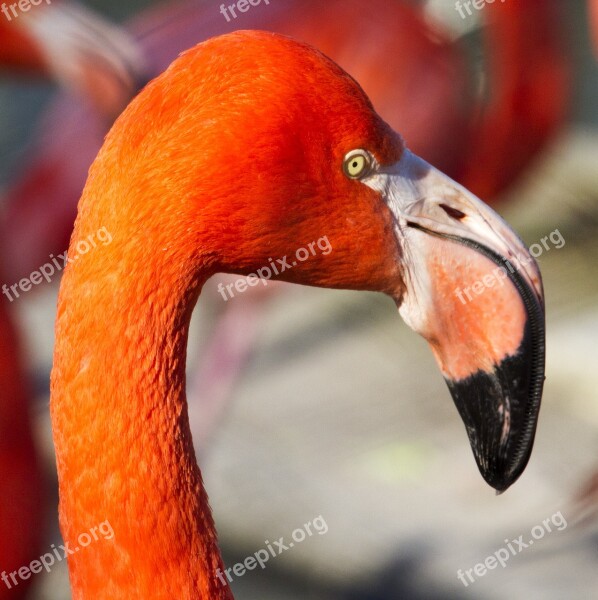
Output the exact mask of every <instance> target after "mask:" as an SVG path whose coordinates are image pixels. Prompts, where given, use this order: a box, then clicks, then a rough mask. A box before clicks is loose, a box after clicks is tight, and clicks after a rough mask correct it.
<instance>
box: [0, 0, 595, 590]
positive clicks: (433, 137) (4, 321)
mask: <svg viewBox="0 0 598 600" xmlns="http://www.w3.org/2000/svg"><path fill="white" fill-rule="evenodd" d="M226 4H227V5H228V4H229V3H226ZM458 4H459V6H456V5H455V3H454V2H453V1H452V0H430V1H428V2H426V1H415V0H412V1H408V0H371V1H370V2H367V3H365V2H363V1H362V0H338V1H336V0H327V2H326V3H323V2H321V1H320V2H317V1H315V0H304V1H301V0H296V1H292V0H270V3H269V4H266V3H265V0H264V1H262V2H261V3H260V4H259V5H257V6H252V7H250V9H248V10H247V12H244V13H242V12H240V11H237V13H236V14H237V17H236V18H231V17H230V14H229V16H228V20H227V17H226V16H225V15H224V14H223V12H221V9H220V3H219V2H218V1H217V0H194V1H188V2H149V1H143V0H132V1H129V2H127V3H123V2H115V1H112V0H110V1H108V0H96V1H93V2H84V3H82V4H77V5H75V4H73V3H69V2H66V1H65V2H59V1H58V0H56V1H55V2H52V3H50V4H46V5H40V6H39V7H35V6H32V7H31V10H30V11H28V12H27V13H26V14H25V13H19V14H18V16H14V15H13V16H12V17H11V19H10V20H9V19H8V18H7V17H6V15H5V14H3V13H0V64H2V71H1V72H0V214H1V216H0V264H1V268H2V271H1V273H0V285H1V284H7V285H8V286H10V285H12V284H14V283H16V282H18V281H19V280H20V279H21V278H23V277H26V276H28V275H29V274H30V273H31V272H32V271H34V270H36V269H38V268H39V267H40V266H41V265H43V264H44V263H46V262H49V261H50V260H51V258H50V255H52V256H58V255H60V254H61V253H62V252H64V251H65V250H66V249H67V246H68V239H69V235H70V229H71V227H72V223H73V219H74V215H75V211H76V203H77V200H78V197H79V195H80V192H81V189H82V187H83V184H84V182H85V176H86V171H87V168H88V167H89V165H90V164H91V161H92V160H93V157H94V156H95V154H96V152H97V150H98V149H99V146H100V145H101V140H102V138H103V135H104V134H105V133H106V131H107V130H108V128H109V126H110V124H111V122H112V121H113V119H114V118H115V117H116V116H117V115H118V113H119V112H120V110H121V109H122V108H123V107H124V106H125V105H126V103H127V102H128V100H129V99H130V97H132V96H133V95H134V94H135V93H136V92H137V91H138V90H139V89H140V88H141V87H142V86H143V85H144V83H145V82H146V81H148V80H149V79H150V78H152V77H154V76H155V75H157V74H158V73H159V72H160V71H161V70H163V69H164V68H165V67H166V66H167V65H168V64H169V63H170V62H171V60H172V59H173V58H174V57H175V56H176V55H177V54H178V52H180V51H182V50H183V49H185V48H187V47H190V46H192V45H194V44H195V43H197V42H200V41H202V40H203V39H206V38H208V37H211V36H213V35H217V34H219V33H224V32H227V31H232V30H234V29H254V28H261V29H268V30H273V31H280V32H283V33H288V34H291V35H293V36H295V37H297V38H299V39H303V40H305V41H308V42H310V43H312V44H314V45H316V46H317V47H319V48H321V49H322V50H323V51H324V52H326V53H327V54H328V55H330V56H331V57H332V58H334V59H335V60H336V61H337V62H339V63H340V64H341V65H342V66H343V67H344V68H345V69H346V70H348V71H349V72H350V73H351V74H352V75H354V76H355V78H356V79H357V80H358V81H359V82H360V83H361V84H362V86H363V87H364V89H365V90H366V92H368V94H370V96H371V98H372V100H373V102H374V105H375V106H376V108H377V109H378V112H379V113H380V114H381V115H382V116H383V117H384V118H385V119H387V120H388V121H389V123H391V124H392V125H393V127H394V128H395V129H397V130H398V131H399V132H401V133H402V134H403V136H404V138H405V140H406V143H407V145H408V146H409V147H410V148H411V149H413V150H414V151H416V152H417V153H419V154H421V155H423V157H424V158H426V159H427V160H429V161H431V162H433V163H434V164H435V165H437V166H438V167H440V168H442V169H443V170H445V171H446V172H447V173H448V174H450V175H451V176H452V177H454V178H456V179H457V180H459V181H460V182H462V183H464V184H465V185H466V186H468V187H469V188H470V189H472V191H474V192H475V193H477V194H478V195H480V196H481V197H482V198H483V199H484V200H486V201H487V202H489V203H491V204H492V206H493V207H494V208H495V209H496V210H497V211H498V212H500V213H501V214H502V215H503V216H505V218H506V219H507V220H508V221H509V222H510V223H511V224H512V225H513V226H514V227H515V229H516V230H517V231H518V232H519V233H520V235H521V236H522V238H523V239H524V241H525V242H526V243H527V244H528V245H532V244H539V246H538V247H539V248H540V251H539V252H538V251H537V248H536V251H535V254H537V260H538V262H539V264H540V267H541V269H542V273H543V277H544V285H545V291H546V304H547V343H548V354H547V370H546V375H547V379H546V385H545V394H544V401H543V406H542V411H541V416H540V421H539V426H538V433H537V437H536V444H535V448H534V452H533V454H532V458H531V460H530V463H529V466H528V467H527V469H526V471H525V473H524V474H523V476H522V477H521V479H520V480H519V481H518V482H517V483H516V484H515V485H514V486H513V488H511V489H509V490H508V492H507V493H505V494H504V495H501V496H498V497H497V496H495V495H494V492H493V490H492V489H491V488H489V487H488V486H487V485H486V484H485V483H484V481H483V480H482V478H481V477H480V475H479V473H478V470H477V468H476V465H475V462H474V460H473V457H472V456H471V450H470V448H469V443H468V441H467V438H466V435H465V432H464V431H463V425H462V423H461V420H460V418H459V416H458V414H457V411H456V410H455V408H454V405H453V403H452V400H451V397H450V394H449V392H448V390H447V388H446V385H445V383H444V381H443V379H442V377H441V374H440V372H439V371H438V369H437V367H436V364H435V361H434V359H433V357H432V355H431V353H430V351H429V349H428V347H427V344H426V343H425V342H424V341H423V340H422V339H420V338H418V337H417V336H416V335H415V334H413V333H412V332H411V331H410V330H409V329H408V328H407V327H406V326H405V325H404V324H403V323H402V322H401V320H400V318H399V316H398V314H397V311H396V308H395V306H394V303H393V302H392V301H391V300H390V299H388V298H386V297H383V296H381V295H376V294H368V293H363V292H359V293H355V292H343V291H330V290H319V289H313V288H306V287H299V286H292V285H289V284H282V283H274V282H270V283H269V284H268V286H258V287H257V288H251V289H250V290H249V291H247V292H245V293H244V294H242V295H237V296H236V297H235V298H232V299H230V300H229V301H228V302H225V301H224V300H223V299H222V296H221V295H220V294H219V293H218V292H217V289H216V286H217V284H218V283H219V282H224V283H227V282H229V281H232V280H233V279H232V278H231V276H218V277H215V278H213V280H211V281H210V282H209V283H208V285H207V286H206V287H205V289H204V291H203V293H202V297H201V299H200V303H199V305H198V308H197V309H196V311H195V314H194V318H193V326H192V334H191V340H190V351H189V362H188V388H189V389H188V396H189V403H190V416H191V424H192V429H193V432H194V442H195V445H196V450H197V454H198V460H199V462H200V465H201V467H202V471H203V475H204V480H205V483H206V487H207V489H208V492H209V496H210V501H211V505H212V507H213V510H214V515H215V519H216V523H217V527H218V531H219V535H220V540H221V545H222V548H223V552H224V556H225V562H226V563H227V566H232V565H234V564H235V563H236V562H239V561H243V560H244V558H245V557H246V556H249V555H252V554H254V553H255V552H256V551H258V550H259V549H261V548H264V547H266V541H267V540H270V541H272V540H278V539H279V538H280V537H282V536H284V537H285V538H286V539H287V541H288V540H289V539H291V538H290V536H291V533H292V532H293V531H294V530H296V529H301V528H302V527H303V526H304V524H306V523H308V522H312V521H313V520H314V519H315V518H317V517H322V519H323V520H324V521H325V523H326V525H327V531H326V533H324V534H322V535H320V534H315V535H313V536H310V537H307V538H306V539H305V541H303V542H302V543H298V544H295V546H294V547H293V548H291V549H289V550H288V551H286V552H284V553H283V554H281V555H280V556H278V557H276V558H272V559H270V560H269V562H268V563H267V564H266V568H264V569H259V568H258V569H257V570H253V571H249V572H247V573H246V574H245V575H244V576H242V577H235V578H234V581H233V583H232V587H233V590H234V592H235V594H236V596H237V597H238V598H245V599H270V598H272V599H282V600H294V599H296V598H297V599H299V598H309V599H313V600H366V599H367V600H384V599H391V598H392V599H406V600H418V599H426V600H431V599H433V600H436V599H438V600H448V599H461V598H463V599H466V598H476V599H492V600H494V599H496V600H498V599H504V598H526V599H536V598H537V599H553V598H554V599H555V600H556V599H559V600H561V599H562V598H572V599H584V600H585V599H591V598H596V597H598V569H597V564H598V475H597V473H598V359H597V356H598V352H597V350H598V348H597V346H598V302H597V300H598V241H597V240H598V236H597V234H598V6H597V4H598V3H596V2H595V1H594V0H589V1H588V0H572V1H569V2H567V3H564V2H560V1H559V0H520V1H519V2H516V1H515V0H509V1H507V2H503V3H494V4H490V3H486V4H483V3H480V5H481V8H480V9H477V8H475V7H474V6H473V5H471V4H470V3H467V2H465V3H458ZM83 7H84V8H83ZM592 11H593V12H592ZM8 14H9V16H10V15H11V14H12V13H8ZM591 15H593V19H592V16H591ZM593 42H595V45H593ZM547 238H548V239H547ZM542 239H544V240H545V242H544V244H542ZM58 284H59V273H56V274H55V276H54V277H53V278H52V281H51V282H46V281H44V282H42V283H40V284H39V285H36V286H34V287H33V289H31V291H29V292H27V293H22V294H21V296H20V297H19V298H13V299H12V301H10V299H7V297H6V296H2V297H1V300H2V304H0V571H2V570H6V571H11V570H13V569H14V568H18V567H19V566H22V565H26V564H28V563H30V562H31V560H33V559H35V558H37V557H39V556H40V555H41V554H42V553H45V552H48V551H49V549H50V547H51V544H55V545H57V544H59V543H61V542H60V533H59V531H58V524H57V516H56V515H57V492H56V477H55V467H54V456H53V449H52V439H51V430H50V424H49V416H48V399H49V384H48V381H49V373H50V369H51V364H52V347H53V324H54V317H55V303H56V296H57V293H58ZM464 343H466V340H464ZM557 513H560V515H561V517H562V519H563V521H562V522H564V523H566V527H561V529H560V530H559V529H557V528H556V527H555V526H553V527H552V530H553V531H552V533H548V532H546V533H545V535H544V536H543V537H542V538H541V539H537V540H535V543H534V545H533V546H530V547H528V548H525V549H524V550H522V551H521V552H520V553H518V554H517V555H516V556H511V558H510V559H509V561H508V563H507V564H506V567H504V568H503V567H501V566H498V568H496V569H494V570H490V571H488V572H487V573H486V574H485V575H483V576H475V582H471V581H470V580H468V579H466V580H465V581H466V582H467V583H468V585H467V586H465V585H464V584H463V583H462V581H461V580H460V579H459V578H458V571H459V570H461V571H465V570H468V569H472V568H473V567H474V565H476V564H477V563H480V562H484V560H485V559H486V557H487V556H489V555H491V554H494V553H495V552H497V551H498V550H499V549H500V548H503V547H506V544H507V541H510V540H514V539H517V538H519V536H521V535H523V538H522V539H523V540H530V539H532V534H531V532H532V530H533V529H534V527H536V526H542V523H543V521H545V520H546V519H549V520H550V519H551V517H553V516H554V515H556V514H557ZM558 522H559V523H560V522H561V521H558ZM555 524H556V521H555ZM536 531H538V530H536ZM173 594H176V591H173ZM173 597H175V596H173ZM5 598H7V599H21V598H28V599H30V600H46V599H47V600H62V599H68V598H70V592H69V586H68V574H67V569H66V564H65V562H61V563H57V564H56V565H54V567H53V568H52V569H51V571H50V572H49V573H46V572H44V573H42V574H38V575H34V576H33V577H32V578H31V580H29V581H28V582H26V583H25V582H22V583H21V584H20V585H19V586H15V587H13V588H12V589H10V590H9V589H7V586H5V585H4V584H3V583H2V582H0V599H2V600H4V599H5Z"/></svg>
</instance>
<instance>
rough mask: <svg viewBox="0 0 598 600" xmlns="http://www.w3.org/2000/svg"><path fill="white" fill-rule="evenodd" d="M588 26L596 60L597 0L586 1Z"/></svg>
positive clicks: (597, 34)
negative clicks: (589, 26)
mask: <svg viewBox="0 0 598 600" xmlns="http://www.w3.org/2000/svg"><path fill="white" fill-rule="evenodd" d="M588 2H589V4H588V6H589V13H590V14H589V17H590V25H591V27H592V33H593V40H594V51H595V53H596V57H597V58H598V0H588Z"/></svg>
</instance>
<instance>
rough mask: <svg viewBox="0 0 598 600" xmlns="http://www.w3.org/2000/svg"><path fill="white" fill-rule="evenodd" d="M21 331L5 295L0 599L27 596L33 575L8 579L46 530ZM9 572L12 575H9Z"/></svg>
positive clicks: (1, 314)
mask: <svg viewBox="0 0 598 600" xmlns="http://www.w3.org/2000/svg"><path fill="white" fill-rule="evenodd" d="M29 400H30V390H29V389H28V385H27V382H26V377H25V373H24V368H23V363H22V361H21V348H20V344H19V343H18V338H17V331H16V329H15V327H14V325H13V322H12V318H11V315H10V312H9V307H8V301H7V300H6V299H5V298H4V297H2V298H1V299H0V497H1V498H2V503H1V504H0V539H2V543H1V544H0V572H1V573H0V577H2V581H0V600H7V599H9V598H10V599H15V600H16V598H24V597H25V594H26V592H27V589H28V586H29V584H30V583H31V582H30V581H23V580H17V581H16V583H15V581H13V580H10V579H8V575H7V574H8V573H11V572H14V571H16V570H17V569H19V568H20V567H22V566H23V565H26V564H29V562H30V561H31V560H32V558H34V557H35V556H36V555H39V548H40V545H41V538H42V535H43V515H44V511H43V501H42V498H43V492H44V490H43V478H42V473H41V466H40V463H39V460H38V457H37V453H36V448H35V443H34V438H33V431H32V427H31V419H30V414H29V410H30V402H29ZM4 577H6V578H7V581H5V580H4Z"/></svg>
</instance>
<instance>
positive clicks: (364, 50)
mask: <svg viewBox="0 0 598 600" xmlns="http://www.w3.org/2000/svg"><path fill="white" fill-rule="evenodd" d="M558 4H559V3H558V0H529V1H528V2H513V3H510V4H508V5H506V4H505V5H503V4H500V3H499V4H497V5H488V6H486V8H485V9H484V11H483V13H482V14H483V17H484V18H485V19H487V20H488V23H487V27H485V28H484V29H483V35H484V40H485V50H486V55H487V57H488V78H487V81H488V83H487V88H488V90H489V91H488V94H487V95H488V98H489V100H488V102H485V101H483V99H482V98H476V97H475V96H474V95H473V94H472V93H471V92H470V88H471V87H472V82H471V78H470V76H469V74H468V69H467V56H466V55H465V52H464V49H463V46H462V45H459V44H456V43H454V42H452V41H451V39H450V36H449V35H448V32H447V31H446V30H444V29H443V28H442V27H440V26H437V25H432V24H430V20H429V19H428V18H426V16H425V15H424V14H423V12H422V9H421V7H418V6H415V5H414V3H413V2H412V1H411V0H394V1H389V0H371V2H369V3H364V2H361V1H360V0H330V1H329V2H326V3H322V2H319V1H318V0H308V1H307V2H305V0H277V3H276V4H271V5H270V6H268V7H266V6H265V5H263V6H258V7H256V8H255V10H253V11H249V12H248V13H246V14H244V16H243V26H244V27H247V28H249V29H252V28H253V29H256V28H258V29H268V30H271V31H277V32H279V33H284V34H287V35H291V36H292V37H295V38H299V39H303V40H304V41H306V42H308V43H311V44H313V45H315V46H317V47H319V48H322V50H323V51H324V52H326V53H327V54H328V55H329V56H331V57H332V58H333V59H335V60H336V61H337V62H338V63H339V64H340V65H341V66H342V67H344V68H345V69H346V70H348V71H349V72H350V73H351V74H352V75H353V76H354V77H356V78H357V79H358V80H359V81H360V82H361V83H362V85H363V87H364V89H365V90H366V92H368V93H369V95H370V96H371V97H372V99H373V100H374V102H375V104H376V105H377V106H379V107H380V109H381V113H382V115H383V116H384V117H385V119H386V120H387V121H388V122H389V123H390V124H391V125H392V126H393V127H394V128H395V129H397V130H399V131H401V132H402V133H403V135H404V136H405V139H407V140H408V141H409V144H410V146H411V147H412V148H413V150H414V151H415V152H416V153H418V154H419V155H421V156H423V158H425V159H426V160H428V161H429V162H432V163H433V164H436V165H438V166H439V168H441V169H443V170H445V171H446V172H448V174H449V175H451V176H452V177H453V178H456V179H457V180H458V181H460V182H461V183H463V184H464V185H466V186H467V187H470V188H472V189H473V191H474V192H475V193H477V194H478V195H481V196H482V197H487V198H489V199H493V198H495V197H496V196H498V194H500V192H502V191H504V190H505V188H507V187H508V186H509V185H510V184H511V183H512V182H513V180H514V179H516V178H517V176H519V175H520V174H521V172H522V171H523V170H524V169H525V168H526V167H527V166H528V165H529V163H530V161H531V160H532V159H533V158H534V157H535V156H537V154H538V152H539V151H540V150H541V149H542V148H543V147H544V146H545V145H546V144H547V143H548V142H549V141H550V140H551V139H552V136H553V135H554V133H555V132H556V131H557V130H558V128H559V126H560V125H561V124H562V123H563V120H564V118H565V115H566V106H567V98H568V89H569V84H568V80H569V70H570V65H569V62H568V60H567V53H566V51H565V46H564V44H563V40H562V35H561V32H560V27H561V22H562V19H561V14H560V9H562V7H560V6H559V5H558ZM532 23H533V27H532V26H531V25H530V24H532ZM366 24H367V27H366V26H365V25H366ZM233 25H234V23H232V22H231V23H228V24H227V23H226V21H225V20H224V18H223V17H222V15H220V14H219V13H218V11H214V10H213V6H212V5H210V4H209V3H202V2H196V1H192V2H188V1H187V2H180V3H168V4H167V5H164V6H160V7H158V8H152V9H151V10H150V11H147V12H144V13H143V14H142V15H140V16H139V17H137V18H136V19H134V20H133V22H132V23H131V24H130V31H131V34H132V35H134V36H135V38H136V40H137V41H138V44H139V45H140V47H141V48H142V50H143V54H144V55H145V56H146V57H147V59H146V60H147V63H148V64H147V71H148V72H149V73H150V74H151V76H156V75H158V74H159V73H160V72H161V71H162V70H163V69H165V68H166V66H167V65H168V64H169V63H170V62H171V61H172V60H174V58H175V57H176V56H177V54H178V53H179V52H181V51H183V50H184V49H185V48H188V47H190V46H191V45H193V44H195V43H197V42H198V41H201V40H203V39H207V38H209V37H211V36H214V35H217V34H219V33H224V32H225V30H226V29H231V28H232V27H233ZM389 56H390V57H393V59H392V61H389V60H388V59H387V57H389ZM549 100H550V101H549ZM534 111H536V112H534ZM539 111H541V112H539ZM536 114H537V115H539V116H536ZM44 122H45V127H44V128H43V130H42V132H41V134H40V135H39V138H38V140H37V143H36V144H35V145H34V146H33V149H32V151H31V152H30V153H29V154H28V155H27V157H26V159H25V162H26V164H27V170H26V172H24V173H23V176H22V177H19V178H15V180H14V181H13V182H12V185H11V186H10V187H9V189H7V190H6V195H5V198H6V204H7V207H8V208H7V211H6V214H5V217H4V219H1V220H0V244H2V247H3V249H4V252H5V253H6V255H7V256H8V257H9V258H10V260H8V261H7V262H8V268H9V269H10V271H9V272H8V273H7V275H8V276H9V278H10V279H11V281H18V280H20V279H21V278H22V277H25V276H27V275H28V274H29V273H31V271H33V270H34V269H36V268H37V267H38V266H39V265H40V264H43V263H44V262H45V261H46V260H47V257H48V255H49V254H50V253H53V254H55V255H57V254H60V253H61V252H63V251H64V249H65V248H66V246H67V244H68V240H69V236H70V233H71V230H72V223H73V220H74V215H75V209H76V204H77V200H78V199H79V197H80V195H81V190H82V189H83V185H84V183H85V179H86V176H87V171H88V169H89V165H90V164H91V162H92V160H93V158H94V157H95V155H96V154H97V152H98V150H99V148H100V146H101V143H102V140H103V138H104V135H105V134H106V131H107V128H108V126H109V123H107V122H106V120H100V119H98V117H97V115H94V114H90V112H89V110H86V109H85V107H81V106H77V105H76V104H75V102H74V101H73V99H72V98H69V97H63V98H61V99H59V101H58V102H57V103H56V105H55V106H54V107H52V109H51V110H50V112H49V113H48V115H47V116H46V118H45V120H44ZM481 155H483V157H484V161H485V162H486V164H488V169H485V170H483V172H482V170H480V169H479V168H478V165H479V161H480V157H481ZM24 248H25V249H26V251H23V249H24Z"/></svg>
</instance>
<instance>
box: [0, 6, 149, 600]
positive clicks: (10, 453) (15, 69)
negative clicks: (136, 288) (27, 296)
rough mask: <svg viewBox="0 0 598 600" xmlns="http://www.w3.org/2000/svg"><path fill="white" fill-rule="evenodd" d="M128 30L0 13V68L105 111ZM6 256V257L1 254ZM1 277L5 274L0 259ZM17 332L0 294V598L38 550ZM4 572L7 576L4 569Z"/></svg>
mask: <svg viewBox="0 0 598 600" xmlns="http://www.w3.org/2000/svg"><path fill="white" fill-rule="evenodd" d="M134 48H135V46H134V44H133V43H132V42H131V41H130V40H129V38H128V36H126V34H124V33H123V32H121V31H119V30H118V29H116V28H115V27H112V26H109V25H107V24H105V23H103V21H102V20H101V19H99V18H98V17H96V16H94V15H92V13H90V12H89V11H87V10H85V9H82V8H79V7H75V6H71V5H68V4H66V3H64V4H62V3H61V4H57V5H56V6H53V7H52V8H51V10H46V9H44V7H43V6H42V7H39V12H36V13H35V15H34V13H31V15H29V14H24V15H21V16H20V18H19V19H18V20H15V21H10V22H9V21H7V20H5V19H4V17H3V16H0V67H1V68H2V69H3V70H4V71H6V72H7V73H8V74H10V75H11V76H15V75H21V76H22V75H26V76H28V77H37V78H39V77H40V76H44V77H49V78H52V79H53V80H55V81H58V82H59V83H61V84H62V85H65V86H68V87H69V88H71V89H74V90H76V91H79V92H81V93H85V94H86V96H87V97H88V98H89V99H90V101H91V102H90V104H91V105H92V106H94V107H95V108H96V110H98V111H101V112H102V114H103V115H104V116H106V117H113V116H114V115H115V114H116V112H117V111H118V110H120V109H121V108H122V107H123V105H124V104H125V103H126V101H127V100H128V98H129V96H130V94H131V90H132V89H133V88H132V86H133V77H134V75H135V73H138V72H140V71H139V69H140V64H141V63H140V62H139V60H138V56H139V53H138V51H137V50H135V49H134ZM2 258H6V257H4V256H3V257H2ZM1 266H2V283H3V284H4V282H5V281H7V279H6V278H5V273H4V268H5V267H6V265H5V264H2V265H1ZM18 334H19V332H18V328H17V327H16V325H15V323H14V319H13V315H12V311H11V307H10V305H9V302H8V300H7V298H6V296H5V295H4V294H2V295H0V497H1V498H2V501H1V502H0V539H1V540H2V544H0V600H8V599H10V600H17V598H25V597H26V595H27V593H28V589H29V586H30V584H31V582H32V578H31V577H30V576H29V577H26V578H25V579H23V578H20V577H17V575H16V573H17V572H18V570H19V569H20V568H22V567H24V566H26V565H28V564H30V563H31V560H32V559H34V558H36V557H37V556H39V554H40V551H41V542H42V538H43V535H44V512H45V511H44V503H43V497H44V482H43V475H42V470H41V464H40V462H41V461H40V458H39V457H38V455H37V452H36V445H35V442H34V433H33V423H32V421H31V415H30V407H31V396H32V394H31V390H30V389H29V385H28V383H27V378H26V373H25V370H26V369H25V366H24V361H23V360H22V356H21V344H20V341H19V335H18ZM11 574H12V575H11Z"/></svg>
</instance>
